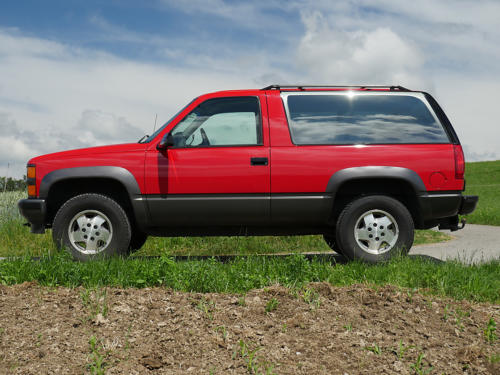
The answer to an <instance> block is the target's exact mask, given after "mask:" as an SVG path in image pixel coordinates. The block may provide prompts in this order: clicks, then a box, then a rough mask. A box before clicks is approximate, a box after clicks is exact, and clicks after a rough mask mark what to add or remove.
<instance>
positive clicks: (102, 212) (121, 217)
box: [52, 194, 131, 262]
mask: <svg viewBox="0 0 500 375" xmlns="http://www.w3.org/2000/svg"><path fill="white" fill-rule="evenodd" d="M70 237H71V238H70ZM52 238H53V240H54V242H55V244H56V246H57V247H58V248H59V249H61V248H64V249H66V250H67V251H68V252H69V253H70V254H71V255H72V256H73V258H74V259H76V260H79V261H83V262H86V261H89V260H91V259H95V258H96V257H104V258H107V257H111V256H113V255H125V254H127V253H128V249H129V244H130V238H131V228H130V221H129V219H128V216H127V214H126V213H125V211H124V210H123V208H122V207H121V206H120V205H119V204H118V203H117V202H115V201H114V200H113V199H111V198H109V197H107V196H104V195H100V194H82V195H78V196H76V197H73V198H71V199H69V200H68V201H67V202H66V203H64V204H63V205H62V207H61V208H60V209H59V211H57V214H56V216H55V218H54V222H53V225H52Z"/></svg>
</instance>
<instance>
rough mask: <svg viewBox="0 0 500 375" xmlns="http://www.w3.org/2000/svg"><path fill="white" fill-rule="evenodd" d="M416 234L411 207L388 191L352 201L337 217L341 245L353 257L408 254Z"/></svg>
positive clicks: (366, 258) (372, 259)
mask: <svg viewBox="0 0 500 375" xmlns="http://www.w3.org/2000/svg"><path fill="white" fill-rule="evenodd" d="M413 238H414V224H413V219H412V217H411V215H410V212H409V211H408V209H407V208H406V207H405V206H404V205H403V204H402V203H401V202H399V201H398V200H396V199H394V198H390V197H387V196H384V195H372V196H367V197H363V198H359V199H356V200H354V201H352V202H351V203H349V204H348V205H347V206H346V207H345V208H344V209H343V210H342V212H341V213H340V216H339V218H338V221H337V229H336V239H337V246H338V247H339V248H340V251H341V252H342V254H343V255H345V256H346V257H348V258H349V259H352V260H354V259H358V260H361V261H363V262H367V263H378V262H383V261H387V260H389V259H390V258H392V257H394V256H395V255H398V254H402V255H406V254H408V251H410V248H411V246H412V244H413Z"/></svg>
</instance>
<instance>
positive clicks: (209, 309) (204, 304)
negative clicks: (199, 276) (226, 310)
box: [196, 297, 215, 320]
mask: <svg viewBox="0 0 500 375" xmlns="http://www.w3.org/2000/svg"><path fill="white" fill-rule="evenodd" d="M196 308H197V309H198V310H200V311H201V312H202V313H203V314H205V316H206V317H207V318H208V319H209V320H213V318H214V316H213V310H214V309H215V302H214V301H211V300H206V299H205V297H202V298H201V300H200V301H199V302H198V304H197V305H196Z"/></svg>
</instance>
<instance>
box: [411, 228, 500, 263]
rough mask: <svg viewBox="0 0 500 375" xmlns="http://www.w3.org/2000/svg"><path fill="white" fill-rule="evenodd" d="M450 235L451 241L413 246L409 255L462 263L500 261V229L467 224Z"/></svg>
mask: <svg viewBox="0 0 500 375" xmlns="http://www.w3.org/2000/svg"><path fill="white" fill-rule="evenodd" d="M444 233H447V234H448V233H450V232H449V231H444ZM450 234H451V236H452V237H453V239H452V240H450V241H447V242H441V243H435V244H429V245H419V246H414V247H412V249H411V250H410V254H413V255H416V254H420V255H429V256H431V257H433V258H437V259H441V260H447V259H458V260H460V261H462V262H464V263H477V262H483V261H487V260H491V259H500V227H494V226H489V225H474V224H467V225H466V226H465V228H464V229H462V230H459V231H456V232H451V233H450Z"/></svg>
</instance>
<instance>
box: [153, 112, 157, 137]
mask: <svg viewBox="0 0 500 375" xmlns="http://www.w3.org/2000/svg"><path fill="white" fill-rule="evenodd" d="M156 120H158V113H155V126H154V128H153V134H154V133H155V131H156Z"/></svg>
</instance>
